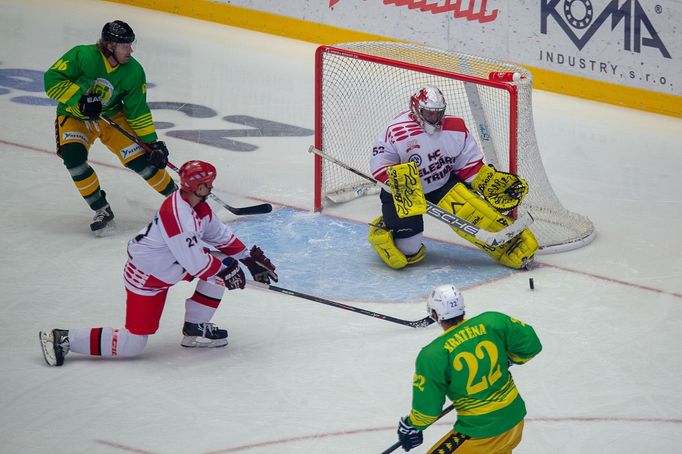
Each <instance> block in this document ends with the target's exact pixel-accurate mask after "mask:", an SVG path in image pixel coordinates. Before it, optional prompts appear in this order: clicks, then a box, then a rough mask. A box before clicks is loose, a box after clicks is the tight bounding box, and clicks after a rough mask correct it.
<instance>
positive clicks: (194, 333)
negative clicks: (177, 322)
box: [180, 322, 227, 347]
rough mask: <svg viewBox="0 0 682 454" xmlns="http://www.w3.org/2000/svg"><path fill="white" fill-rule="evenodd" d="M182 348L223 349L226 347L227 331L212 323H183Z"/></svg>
mask: <svg viewBox="0 0 682 454" xmlns="http://www.w3.org/2000/svg"><path fill="white" fill-rule="evenodd" d="M182 334H183V335H184V337H183V338H182V342H180V345H182V346H183V347H224V346H226V345H227V331H226V330H224V329H220V328H218V327H217V326H215V325H214V324H213V323H189V322H185V326H183V328H182Z"/></svg>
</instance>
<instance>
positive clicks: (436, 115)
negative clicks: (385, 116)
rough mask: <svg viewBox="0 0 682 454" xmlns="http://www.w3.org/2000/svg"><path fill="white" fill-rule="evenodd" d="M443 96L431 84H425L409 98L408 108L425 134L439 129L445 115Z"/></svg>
mask: <svg viewBox="0 0 682 454" xmlns="http://www.w3.org/2000/svg"><path fill="white" fill-rule="evenodd" d="M446 107H447V105H446V103H445V97H444V96H443V93H442V92H441V91H440V90H439V89H438V88H436V87H434V86H433V85H426V86H424V88H421V89H419V91H418V92H417V93H415V94H414V95H412V97H411V98H410V110H411V111H412V114H413V115H414V116H415V117H416V119H417V123H419V126H421V127H422V129H424V131H425V132H426V133H427V134H433V133H434V132H436V131H440V129H441V127H442V126H443V116H445V108H446Z"/></svg>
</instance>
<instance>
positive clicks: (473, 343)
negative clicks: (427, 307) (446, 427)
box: [409, 312, 542, 438]
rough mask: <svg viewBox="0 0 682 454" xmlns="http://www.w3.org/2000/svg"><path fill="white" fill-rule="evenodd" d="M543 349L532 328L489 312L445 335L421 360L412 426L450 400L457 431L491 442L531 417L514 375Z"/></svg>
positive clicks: (424, 421) (432, 417)
mask: <svg viewBox="0 0 682 454" xmlns="http://www.w3.org/2000/svg"><path fill="white" fill-rule="evenodd" d="M540 350H542V345H541V344H540V340H539V339H538V336H537V335H536V334H535V330H533V328H532V327H531V326H530V325H526V324H525V323H523V322H521V321H519V320H516V319H513V318H511V317H509V316H507V315H505V314H502V313H499V312H484V313H483V314H480V315H478V316H476V317H473V318H471V319H469V320H465V321H464V322H462V323H460V324H459V325H457V326H453V327H452V328H450V329H448V330H447V331H445V332H444V333H443V334H442V335H440V336H439V337H437V338H436V339H435V340H434V341H433V342H431V343H430V344H429V345H427V346H426V347H424V348H422V349H421V351H420V352H419V355H418V356H417V362H416V371H415V375H414V382H413V389H412V391H413V394H412V411H411V412H410V417H409V422H410V423H411V424H412V425H413V426H414V427H416V428H418V429H424V428H426V427H427V426H429V425H430V424H432V423H433V422H434V421H435V420H436V419H437V418H438V416H439V415H440V412H441V410H442V408H443V404H444V403H445V397H446V396H447V397H448V398H449V399H450V400H451V401H452V402H453V403H454V405H455V408H456V409H457V422H456V423H455V430H456V431H457V432H460V433H462V434H465V435H468V436H470V437H472V438H488V437H494V436H496V435H499V434H501V433H503V432H506V431H507V430H509V429H511V428H512V427H514V426H515V425H516V424H518V423H519V422H520V421H521V420H522V419H523V418H524V416H525V415H526V405H525V403H524V402H523V399H521V396H520V395H519V392H518V390H517V389H516V385H515V384H514V380H513V379H512V376H511V374H510V373H509V366H508V360H510V361H512V362H513V363H516V364H522V363H525V362H526V361H528V360H530V359H531V358H532V357H533V356H535V355H537V354H538V353H540Z"/></svg>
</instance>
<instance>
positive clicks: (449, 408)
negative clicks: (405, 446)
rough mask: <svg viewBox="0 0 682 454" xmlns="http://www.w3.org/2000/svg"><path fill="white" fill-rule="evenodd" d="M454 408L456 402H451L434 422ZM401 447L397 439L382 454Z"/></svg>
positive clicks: (387, 453)
mask: <svg viewBox="0 0 682 454" xmlns="http://www.w3.org/2000/svg"><path fill="white" fill-rule="evenodd" d="M454 408H455V404H450V405H448V406H447V407H446V408H445V410H443V411H442V412H440V415H439V416H438V417H437V418H436V419H435V420H434V421H433V422H436V421H438V420H439V419H440V418H442V417H443V416H445V415H447V414H448V413H450V412H451V411H452V410H453V409H454ZM431 424H433V423H431ZM399 447H400V442H399V441H396V442H395V443H393V444H392V445H391V447H389V448H388V449H387V450H385V451H382V452H381V454H390V453H392V452H393V451H395V450H396V449H398V448H399Z"/></svg>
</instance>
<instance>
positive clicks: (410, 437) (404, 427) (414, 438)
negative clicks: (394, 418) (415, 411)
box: [398, 417, 424, 451]
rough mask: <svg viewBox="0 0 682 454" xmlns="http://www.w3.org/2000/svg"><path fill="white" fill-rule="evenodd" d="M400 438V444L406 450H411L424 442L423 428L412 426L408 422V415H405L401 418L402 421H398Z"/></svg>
mask: <svg viewBox="0 0 682 454" xmlns="http://www.w3.org/2000/svg"><path fill="white" fill-rule="evenodd" d="M398 440H400V446H402V448H403V449H404V450H405V451H409V450H410V449H412V448H416V447H417V446H419V445H420V444H422V443H423V442H424V434H423V433H422V431H421V430H418V429H415V428H414V427H412V425H411V424H410V423H408V422H407V417H403V418H400V422H399V423H398Z"/></svg>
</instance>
